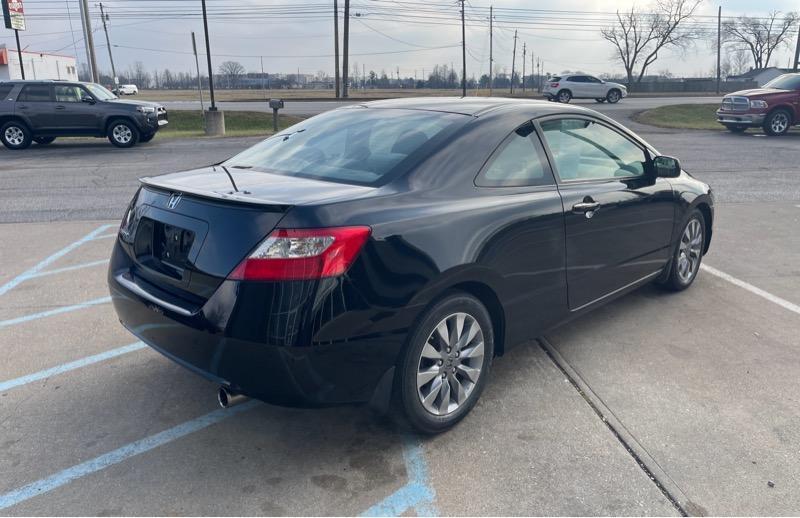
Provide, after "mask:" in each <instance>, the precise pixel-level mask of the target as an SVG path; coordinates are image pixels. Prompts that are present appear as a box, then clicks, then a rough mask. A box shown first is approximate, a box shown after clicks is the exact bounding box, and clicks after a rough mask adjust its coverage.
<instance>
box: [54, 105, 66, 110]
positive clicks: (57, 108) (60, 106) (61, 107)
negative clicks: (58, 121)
mask: <svg viewBox="0 0 800 518" xmlns="http://www.w3.org/2000/svg"><path fill="white" fill-rule="evenodd" d="M65 108H66V107H65V106H62V105H60V104H59V105H58V106H56V110H64V109H65Z"/></svg>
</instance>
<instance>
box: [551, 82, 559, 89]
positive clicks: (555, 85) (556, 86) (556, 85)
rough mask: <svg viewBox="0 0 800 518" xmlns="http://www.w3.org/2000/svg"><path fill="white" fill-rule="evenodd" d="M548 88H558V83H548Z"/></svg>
mask: <svg viewBox="0 0 800 518" xmlns="http://www.w3.org/2000/svg"><path fill="white" fill-rule="evenodd" d="M550 86H552V87H553V88H558V83H550Z"/></svg>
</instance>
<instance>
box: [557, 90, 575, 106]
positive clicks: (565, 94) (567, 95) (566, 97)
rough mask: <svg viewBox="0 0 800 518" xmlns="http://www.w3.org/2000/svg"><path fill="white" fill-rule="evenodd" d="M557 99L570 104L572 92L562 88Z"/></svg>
mask: <svg viewBox="0 0 800 518" xmlns="http://www.w3.org/2000/svg"><path fill="white" fill-rule="evenodd" d="M556 100H557V101H558V102H560V103H563V104H568V103H569V102H570V101H571V100H572V92H570V91H569V90H560V91H559V92H558V93H557V94H556Z"/></svg>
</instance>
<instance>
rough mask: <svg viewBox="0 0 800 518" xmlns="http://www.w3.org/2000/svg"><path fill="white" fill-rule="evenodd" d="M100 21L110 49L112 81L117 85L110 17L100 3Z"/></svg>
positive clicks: (109, 58)
mask: <svg viewBox="0 0 800 518" xmlns="http://www.w3.org/2000/svg"><path fill="white" fill-rule="evenodd" d="M100 19H101V20H102V21H103V31H105V33H106V47H108V60H109V61H111V78H112V79H111V81H112V82H113V83H114V84H115V85H117V84H119V79H118V78H117V69H116V67H114V55H113V54H112V53H111V40H110V39H108V25H107V24H106V22H107V21H108V15H107V14H106V13H105V11H104V10H103V2H100Z"/></svg>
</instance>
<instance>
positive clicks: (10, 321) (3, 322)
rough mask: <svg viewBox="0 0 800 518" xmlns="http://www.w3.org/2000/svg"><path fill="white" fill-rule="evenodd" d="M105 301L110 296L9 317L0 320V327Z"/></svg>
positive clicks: (109, 298) (108, 299)
mask: <svg viewBox="0 0 800 518" xmlns="http://www.w3.org/2000/svg"><path fill="white" fill-rule="evenodd" d="M106 302H111V297H100V298H99V299H94V300H88V301H86V302H81V303H80V304H74V305H72V306H63V307H60V308H56V309H48V310H47V311H41V312H39V313H33V314H31V315H25V316H23V317H17V318H10V319H8V320H0V329H2V328H4V327H8V326H13V325H15V324H22V323H23V322H29V321H31V320H37V319H39V318H44V317H51V316H53V315H59V314H61V313H69V312H70V311H77V310H79V309H84V308H89V307H92V306H97V305H99V304H105V303H106Z"/></svg>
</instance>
